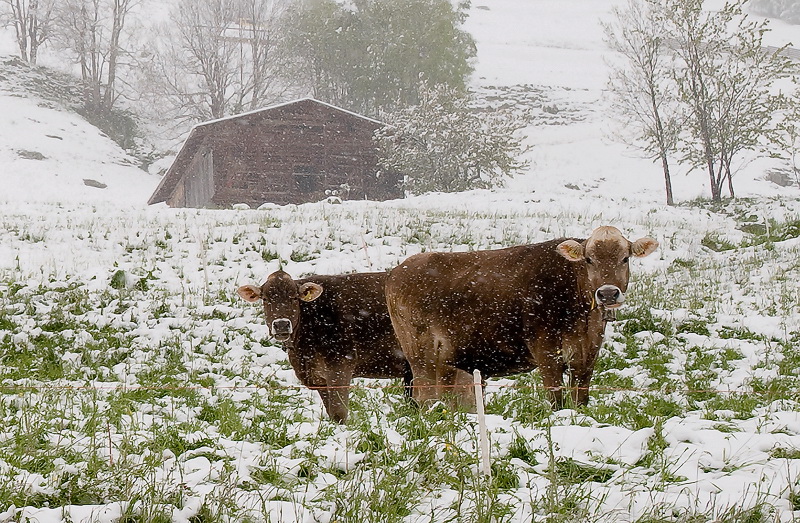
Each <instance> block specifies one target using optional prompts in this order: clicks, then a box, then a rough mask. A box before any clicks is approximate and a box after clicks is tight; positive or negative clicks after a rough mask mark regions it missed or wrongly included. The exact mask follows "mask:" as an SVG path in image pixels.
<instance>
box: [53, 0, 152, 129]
mask: <svg viewBox="0 0 800 523" xmlns="http://www.w3.org/2000/svg"><path fill="white" fill-rule="evenodd" d="M139 3H140V0H61V2H60V3H59V7H58V10H57V20H58V22H57V37H58V40H59V42H60V43H61V45H62V47H64V48H65V49H68V50H70V51H71V52H72V53H73V54H74V56H75V59H76V61H77V63H78V64H79V66H80V69H81V79H82V81H83V85H84V106H85V109H86V111H87V112H88V113H90V114H93V115H108V114H110V113H111V110H112V109H113V107H114V104H115V102H116V100H117V97H118V93H117V91H116V85H117V78H118V73H119V71H118V69H119V63H120V62H119V61H120V57H121V56H122V55H123V54H126V52H127V50H126V49H125V48H124V46H123V34H124V30H125V24H126V20H127V16H128V14H129V13H130V11H131V10H132V9H133V8H134V7H135V6H137V5H138V4H139Z"/></svg>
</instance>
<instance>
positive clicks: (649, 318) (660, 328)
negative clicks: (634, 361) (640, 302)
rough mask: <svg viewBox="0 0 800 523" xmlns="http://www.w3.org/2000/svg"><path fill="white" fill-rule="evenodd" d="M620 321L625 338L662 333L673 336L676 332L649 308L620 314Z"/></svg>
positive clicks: (640, 308)
mask: <svg viewBox="0 0 800 523" xmlns="http://www.w3.org/2000/svg"><path fill="white" fill-rule="evenodd" d="M618 320H619V321H620V323H621V325H622V328H621V329H620V333H621V334H622V335H623V336H632V335H634V334H636V333H639V332H660V333H661V334H663V335H664V336H667V337H669V336H672V335H673V334H674V332H675V329H674V328H673V326H672V324H671V323H670V322H668V321H666V320H663V319H661V318H657V317H656V316H654V315H653V313H652V311H651V310H650V308H649V307H637V308H635V309H629V310H626V311H624V312H621V313H620V314H619V317H618Z"/></svg>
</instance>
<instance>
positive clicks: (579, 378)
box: [571, 367, 594, 406]
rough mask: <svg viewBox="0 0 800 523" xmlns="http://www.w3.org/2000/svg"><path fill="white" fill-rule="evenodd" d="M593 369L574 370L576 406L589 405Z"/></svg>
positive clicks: (573, 394) (573, 392) (573, 388)
mask: <svg viewBox="0 0 800 523" xmlns="http://www.w3.org/2000/svg"><path fill="white" fill-rule="evenodd" d="M593 372H594V368H593V367H589V368H583V369H573V371H572V373H571V374H572V401H573V403H574V404H575V405H576V406H582V405H587V404H588V403H589V384H590V383H591V381H592V373H593Z"/></svg>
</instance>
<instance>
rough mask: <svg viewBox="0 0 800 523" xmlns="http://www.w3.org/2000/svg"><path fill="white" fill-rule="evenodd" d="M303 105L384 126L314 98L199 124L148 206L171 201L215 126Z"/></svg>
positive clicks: (190, 134) (185, 142)
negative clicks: (310, 104) (170, 198)
mask: <svg viewBox="0 0 800 523" xmlns="http://www.w3.org/2000/svg"><path fill="white" fill-rule="evenodd" d="M301 103H306V104H308V103H313V104H317V105H321V106H324V107H327V108H329V109H333V110H334V111H338V112H341V113H344V114H348V115H351V116H354V117H356V118H359V119H362V120H364V121H366V122H370V123H372V124H375V125H378V126H381V125H384V123H383V122H380V121H378V120H375V119H373V118H369V117H367V116H363V115H360V114H358V113H354V112H352V111H348V110H346V109H342V108H341V107H336V106H335V105H331V104H329V103H325V102H321V101H319V100H316V99H314V98H300V99H298V100H293V101H290V102H284V103H280V104H276V105H271V106H269V107H264V108H262V109H256V110H255V111H249V112H246V113H240V114H236V115H232V116H226V117H224V118H218V119H216V120H209V121H207V122H202V123H199V124H197V125H195V126H194V127H192V130H191V131H190V132H189V136H188V137H187V138H186V141H184V142H183V145H182V146H181V149H180V151H178V155H177V156H176V157H175V160H174V161H173V162H172V165H171V166H170V168H169V169H168V170H167V173H166V174H165V175H164V177H163V178H162V179H161V182H160V183H159V184H158V187H156V190H155V191H154V192H153V195H152V196H151V197H150V199H149V200H148V201H147V203H148V205H153V204H156V203H161V202H165V201H167V200H168V199H169V197H170V196H171V195H172V193H173V191H175V187H177V185H178V183H179V182H180V180H181V178H182V177H183V175H184V173H185V172H186V169H187V168H188V167H189V164H190V163H191V161H192V158H194V156H195V154H196V153H197V151H198V150H199V149H200V148H201V147H202V145H203V143H204V142H205V138H206V136H207V135H208V134H209V133H211V132H212V131H213V129H214V126H215V124H219V123H222V122H227V121H231V120H236V119H238V118H246V117H248V116H252V115H255V114H260V113H264V112H268V111H273V110H276V109H280V108H283V107H287V106H289V105H295V104H301Z"/></svg>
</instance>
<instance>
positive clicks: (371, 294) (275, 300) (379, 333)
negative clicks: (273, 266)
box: [237, 270, 411, 423]
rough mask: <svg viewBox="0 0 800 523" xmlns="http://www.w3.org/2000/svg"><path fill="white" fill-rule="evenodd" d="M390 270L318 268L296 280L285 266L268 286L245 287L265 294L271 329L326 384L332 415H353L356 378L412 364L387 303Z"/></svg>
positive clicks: (299, 365) (313, 380) (395, 372)
mask: <svg viewBox="0 0 800 523" xmlns="http://www.w3.org/2000/svg"><path fill="white" fill-rule="evenodd" d="M386 276H387V273H385V272H383V273H359V274H347V275H342V276H314V277H311V278H305V279H302V280H294V279H292V277H291V276H289V275H288V274H287V273H285V272H283V271H282V270H279V271H276V272H274V273H272V274H270V275H269V276H268V277H267V281H266V283H264V284H263V285H262V286H261V287H256V286H255V285H244V286H242V287H239V289H238V291H237V292H238V294H239V296H241V297H242V298H244V299H245V300H247V301H249V302H256V301H261V302H262V303H263V305H264V315H265V316H266V319H267V325H268V326H269V328H270V332H271V334H272V336H273V337H274V338H275V339H276V340H278V341H280V342H282V343H283V347H284V349H285V350H286V352H287V353H288V355H289V362H290V363H291V364H292V368H293V369H294V372H295V374H296V375H297V378H298V379H299V380H300V382H301V383H302V384H303V385H305V386H306V387H309V388H312V389H316V390H317V391H318V392H319V395H320V398H322V403H323V405H324V406H325V410H326V411H327V413H328V416H330V417H331V419H333V420H334V421H337V422H339V423H344V421H345V420H346V419H347V405H348V402H349V392H350V391H349V386H350V380H351V379H352V378H354V377H364V378H403V379H404V382H405V385H406V393H407V394H408V391H409V389H408V387H409V386H410V384H411V368H410V367H409V365H408V361H406V358H405V357H404V356H403V352H402V351H401V349H400V344H399V343H398V342H397V338H396V337H395V335H394V330H393V329H392V323H391V320H390V319H389V313H388V311H387V310H386V298H385V296H384V286H385V283H386Z"/></svg>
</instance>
